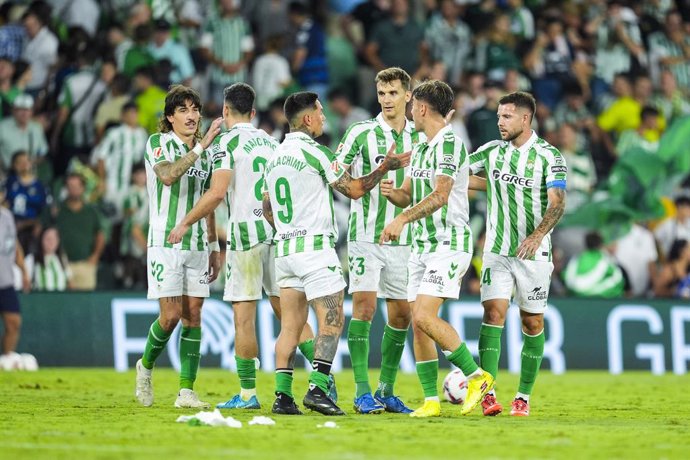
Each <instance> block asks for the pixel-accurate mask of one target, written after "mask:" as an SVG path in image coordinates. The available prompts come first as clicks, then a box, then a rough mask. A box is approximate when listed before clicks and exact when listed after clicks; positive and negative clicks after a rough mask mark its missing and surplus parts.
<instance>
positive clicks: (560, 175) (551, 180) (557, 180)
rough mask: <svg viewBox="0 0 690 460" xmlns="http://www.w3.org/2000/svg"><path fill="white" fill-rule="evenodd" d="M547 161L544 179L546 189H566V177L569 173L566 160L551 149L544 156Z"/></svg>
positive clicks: (559, 153) (555, 150)
mask: <svg viewBox="0 0 690 460" xmlns="http://www.w3.org/2000/svg"><path fill="white" fill-rule="evenodd" d="M544 158H545V160H546V171H545V172H544V177H545V178H546V188H552V187H556V188H562V189H565V183H566V176H567V173H568V166H567V165H566V164H565V158H563V155H561V152H559V151H558V150H557V149H555V148H554V149H549V150H547V151H546V154H545V155H544Z"/></svg>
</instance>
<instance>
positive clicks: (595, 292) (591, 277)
mask: <svg viewBox="0 0 690 460" xmlns="http://www.w3.org/2000/svg"><path fill="white" fill-rule="evenodd" d="M585 248H586V249H585V251H584V252H583V253H582V254H580V255H578V256H576V257H573V258H572V259H570V262H568V265H567V266H566V269H565V272H564V274H563V278H564V282H565V285H566V287H567V288H568V291H569V292H570V293H572V294H573V295H576V296H578V297H620V296H622V295H623V292H624V291H625V284H626V280H625V277H624V275H623V270H621V268H620V267H619V266H618V265H617V264H616V261H615V260H614V259H613V258H612V257H611V256H610V255H609V254H608V253H607V252H606V250H605V249H604V241H603V239H602V238H601V236H600V235H599V234H598V233H596V232H591V233H588V234H587V236H585Z"/></svg>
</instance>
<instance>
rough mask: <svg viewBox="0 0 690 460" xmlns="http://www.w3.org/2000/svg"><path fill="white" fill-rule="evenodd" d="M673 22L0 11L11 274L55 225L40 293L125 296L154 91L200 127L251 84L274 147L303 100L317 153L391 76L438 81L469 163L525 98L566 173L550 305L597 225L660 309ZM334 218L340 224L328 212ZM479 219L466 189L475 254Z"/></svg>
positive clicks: (674, 95) (368, 10)
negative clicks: (196, 100)
mask: <svg viewBox="0 0 690 460" xmlns="http://www.w3.org/2000/svg"><path fill="white" fill-rule="evenodd" d="M0 1H1V0H0ZM689 12H690V10H688V3H687V2H686V1H685V0H663V1H658V0H643V1H633V0H350V1H342V2H325V1H316V0H256V1H254V0H186V1H181V0H171V1H150V0H118V1H108V2H98V1H95V0H51V1H44V0H35V1H29V0H22V1H14V2H9V1H4V2H1V3H0V118H2V119H1V120H0V170H1V172H5V173H6V174H9V171H10V169H11V168H13V167H14V169H15V172H14V173H13V174H12V179H11V180H10V182H9V184H7V186H6V187H5V189H4V190H3V193H4V194H5V195H6V197H7V198H6V199H4V201H5V205H6V206H9V207H10V209H11V210H12V212H13V213H14V217H13V218H14V219H15V220H16V226H17V227H18V228H19V229H20V230H19V234H20V240H21V245H22V246H23V247H24V248H25V249H27V252H28V253H32V252H33V256H32V257H31V258H29V260H31V259H33V260H34V261H36V260H38V259H37V258H40V256H39V255H38V254H39V252H40V251H44V252H46V253H47V252H48V249H46V248H44V247H43V244H42V243H41V239H39V238H40V236H41V230H42V228H45V225H51V223H52V222H54V219H55V218H56V217H58V218H59V219H58V222H57V226H56V227H57V229H58V234H57V235H54V234H53V232H52V231H51V232H47V236H46V233H44V234H43V236H44V237H45V238H47V240H48V242H52V243H53V245H52V246H50V248H52V247H54V246H55V244H54V240H55V238H54V237H55V236H57V238H58V240H60V241H61V244H60V246H62V247H63V248H64V252H65V257H66V258H67V260H68V262H67V266H65V264H62V265H61V267H62V268H63V269H64V273H65V277H64V278H63V277H62V276H60V277H59V279H60V280H63V279H64V280H65V281H64V283H63V281H60V282H56V285H58V284H59V285H60V286H62V285H63V284H64V285H65V286H66V287H67V288H69V287H73V288H84V286H87V287H88V288H89V289H90V288H91V287H92V286H93V285H94V279H95V285H96V286H97V287H98V288H122V287H126V288H141V287H143V285H144V283H145V281H144V280H145V273H146V272H145V269H146V267H145V265H143V264H142V261H143V260H145V246H146V245H145V242H146V231H147V211H146V209H147V207H146V201H147V200H146V192H145V174H144V173H143V171H142V170H141V168H140V164H139V162H140V161H141V158H142V157H143V147H141V145H142V143H143V141H144V140H145V138H146V134H147V133H153V132H155V131H157V129H158V120H159V118H160V116H161V114H162V111H163V104H164V99H165V94H166V91H167V88H168V85H169V84H171V83H178V82H183V83H186V84H190V85H192V86H193V87H195V88H196V89H198V90H199V92H200V94H201V96H202V100H203V102H204V109H203V116H204V123H205V124H207V123H208V122H209V120H210V119H212V118H213V117H214V116H217V115H218V114H219V112H220V110H221V107H222V91H223V89H224V88H225V87H226V86H227V85H229V84H231V83H234V82H236V81H248V82H250V83H251V84H253V86H254V87H255V89H256V90H257V101H256V104H257V116H256V117H255V119H254V121H253V122H254V124H255V125H256V126H258V127H261V128H262V129H265V130H266V131H267V132H269V133H270V134H271V135H273V136H275V137H276V138H277V139H278V140H282V138H283V137H284V135H285V133H286V132H287V130H288V128H287V123H286V120H285V117H284V114H283V111H282V105H283V102H284V100H285V97H286V96H287V95H288V94H290V93H292V92H294V91H298V90H302V89H311V90H315V91H317V92H318V93H319V94H320V96H321V100H322V103H324V110H325V113H326V116H327V125H326V132H325V135H324V137H323V138H321V139H320V141H322V142H325V143H328V145H330V146H331V147H335V146H336V145H337V143H338V141H339V139H340V138H341V136H342V134H343V132H344V131H345V130H346V129H347V128H348V127H349V126H350V125H351V124H352V123H354V122H356V121H359V120H362V119H366V118H369V117H371V116H375V115H376V114H377V113H378V112H379V110H380V108H379V107H378V104H377V103H376V93H375V84H374V76H375V74H376V72H377V71H378V70H381V69H382V68H384V67H388V66H392V65H398V66H401V67H403V68H404V69H406V70H407V71H408V72H409V73H410V74H411V75H413V76H414V78H415V79H417V80H421V79H425V78H441V79H444V80H446V81H447V82H448V83H449V84H451V86H452V87H453V89H454V91H455V104H454V108H455V110H456V112H455V114H454V115H453V117H452V119H451V125H452V127H453V130H454V131H455V133H456V134H457V135H459V136H460V137H461V138H462V139H463V140H465V141H466V145H467V148H468V151H470V152H471V151H472V150H474V149H476V148H478V147H479V146H481V145H483V144H484V143H486V142H488V141H491V140H495V139H498V137H499V133H498V129H497V127H496V121H497V118H496V109H497V106H498V100H499V99H500V97H501V96H503V95H504V94H506V93H509V92H513V91H517V90H526V91H531V92H533V94H535V96H536V98H537V103H538V105H537V113H536V116H535V119H534V123H533V127H534V129H536V130H537V132H538V134H539V135H540V136H541V137H543V138H545V139H546V140H548V141H549V142H551V143H552V144H553V145H554V146H556V147H557V148H559V149H560V150H561V152H562V153H563V155H564V156H565V158H566V161H567V163H568V167H569V172H568V174H569V177H568V200H567V214H566V216H565V217H564V221H563V222H562V224H561V225H559V226H558V227H557V229H556V232H555V234H554V237H553V244H554V264H555V265H556V276H554V286H553V289H554V292H562V291H563V290H564V289H563V287H562V285H560V279H561V278H562V275H563V273H562V272H563V270H562V268H563V267H565V266H567V264H568V263H569V262H570V260H571V259H572V258H574V257H575V258H577V257H579V256H580V255H581V254H582V253H583V252H584V251H585V248H584V241H585V235H586V234H587V233H589V232H591V230H593V229H596V230H598V231H599V233H600V234H601V238H602V240H603V243H602V244H603V247H604V249H602V251H604V253H606V256H607V260H609V261H611V262H612V263H614V264H615V263H617V264H619V265H620V266H621V267H622V268H623V269H624V273H627V275H628V278H629V281H630V290H629V295H632V296H649V295H661V294H662V293H663V295H676V293H674V292H671V290H669V289H666V290H659V289H654V287H655V286H657V284H658V283H657V281H656V280H657V278H658V277H659V276H660V272H659V270H666V271H667V272H668V270H669V268H668V266H667V265H664V266H663V268H662V265H661V264H662V263H664V264H667V262H663V261H667V260H668V258H669V255H670V251H671V246H672V244H673V242H674V241H675V240H678V239H686V240H690V200H688V199H687V198H685V197H687V196H690V188H688V187H690V155H689V154H688V149H687V138H688V137H690V13H689ZM20 151H21V152H26V153H22V154H20V155H19V156H17V157H15V160H16V161H15V162H16V164H15V165H14V166H13V165H12V159H13V156H14V155H15V154H17V153H18V152H20ZM66 177H69V179H68V180H67V183H68V185H67V187H66V188H65V187H64V184H65V178H66ZM51 197H55V199H54V202H53V201H52V198H51ZM336 206H337V212H338V213H339V214H338V219H340V218H341V215H340V213H341V212H342V211H343V209H345V208H343V206H345V202H343V201H340V200H337V201H336ZM41 208H43V209H42V210H41ZM485 213H486V203H485V198H484V196H483V195H482V194H478V195H477V194H472V197H471V218H472V225H473V228H474V229H475V230H476V232H475V233H476V235H475V239H477V240H479V239H480V230H481V228H482V222H483V217H484V214H485ZM40 214H43V218H41V219H39V218H38V217H37V216H39V215H40ZM51 216H52V218H51ZM218 225H219V226H221V227H222V223H221V219H219V223H218ZM75 228H76V229H77V231H74V229H75ZM66 229H69V230H68V231H67V230H66ZM63 230H64V231H65V232H63ZM219 230H220V232H219V233H220V234H223V229H222V228H219ZM657 246H658V249H657ZM59 252H60V250H57V252H55V254H59ZM101 253H102V255H101ZM50 254H53V252H50ZM614 255H615V260H614V259H613V256H614ZM57 258H58V259H60V256H59V255H57ZM45 259H46V257H44V260H45ZM47 259H48V260H51V261H55V260H56V259H54V258H53V257H51V256H49V257H47ZM60 260H61V259H60ZM87 260H88V261H89V262H86V261H87ZM575 260H577V259H575ZM679 264H680V263H679ZM75 265H76V267H77V269H76V270H74V269H73V268H74V267H72V266H75ZM46 266H47V265H46ZM51 267H57V265H55V264H54V263H53V264H52V265H51ZM70 267H72V268H70ZM85 272H86V275H85ZM472 272H473V271H472V270H470V274H468V276H473V275H472ZM46 273H47V272H46ZM68 273H69V274H70V275H71V276H72V278H69V277H68V276H67V274H68ZM96 273H98V276H96ZM51 276H52V275H51ZM54 279H57V278H54ZM68 279H72V281H69V282H68V281H67V280H68ZM85 279H86V282H85V281H84V280H85ZM472 283H474V284H472ZM472 283H470V284H468V286H470V285H473V286H474V285H476V279H475V280H473V281H472ZM34 285H35V286H38V283H37V281H36V278H35V277H34ZM474 287H475V288H476V286H474ZM473 289H474V288H473ZM655 292H656V294H655Z"/></svg>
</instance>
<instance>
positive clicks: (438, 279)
mask: <svg viewBox="0 0 690 460" xmlns="http://www.w3.org/2000/svg"><path fill="white" fill-rule="evenodd" d="M437 273H438V271H437V270H429V271H428V272H427V273H426V274H425V275H424V276H423V277H422V283H428V284H433V285H435V286H436V289H437V290H438V291H439V292H441V291H443V288H444V286H445V283H444V282H443V276H442V275H437Z"/></svg>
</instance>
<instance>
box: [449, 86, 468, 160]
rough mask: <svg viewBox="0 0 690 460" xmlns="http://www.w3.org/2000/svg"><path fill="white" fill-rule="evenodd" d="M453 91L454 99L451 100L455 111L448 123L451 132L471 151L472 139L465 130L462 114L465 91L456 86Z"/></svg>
mask: <svg viewBox="0 0 690 460" xmlns="http://www.w3.org/2000/svg"><path fill="white" fill-rule="evenodd" d="M454 91H455V99H454V100H453V109H455V113H454V114H453V117H452V118H451V120H450V125H451V126H452V127H453V132H454V133H455V135H456V136H458V137H459V138H460V139H461V140H462V142H463V144H465V148H466V149H467V151H468V152H472V141H471V140H470V135H469V133H468V132H467V125H466V123H465V117H463V115H462V114H463V113H464V112H465V110H464V109H465V107H464V104H465V100H466V95H467V93H466V92H465V91H463V90H460V89H458V88H456V89H454Z"/></svg>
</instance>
